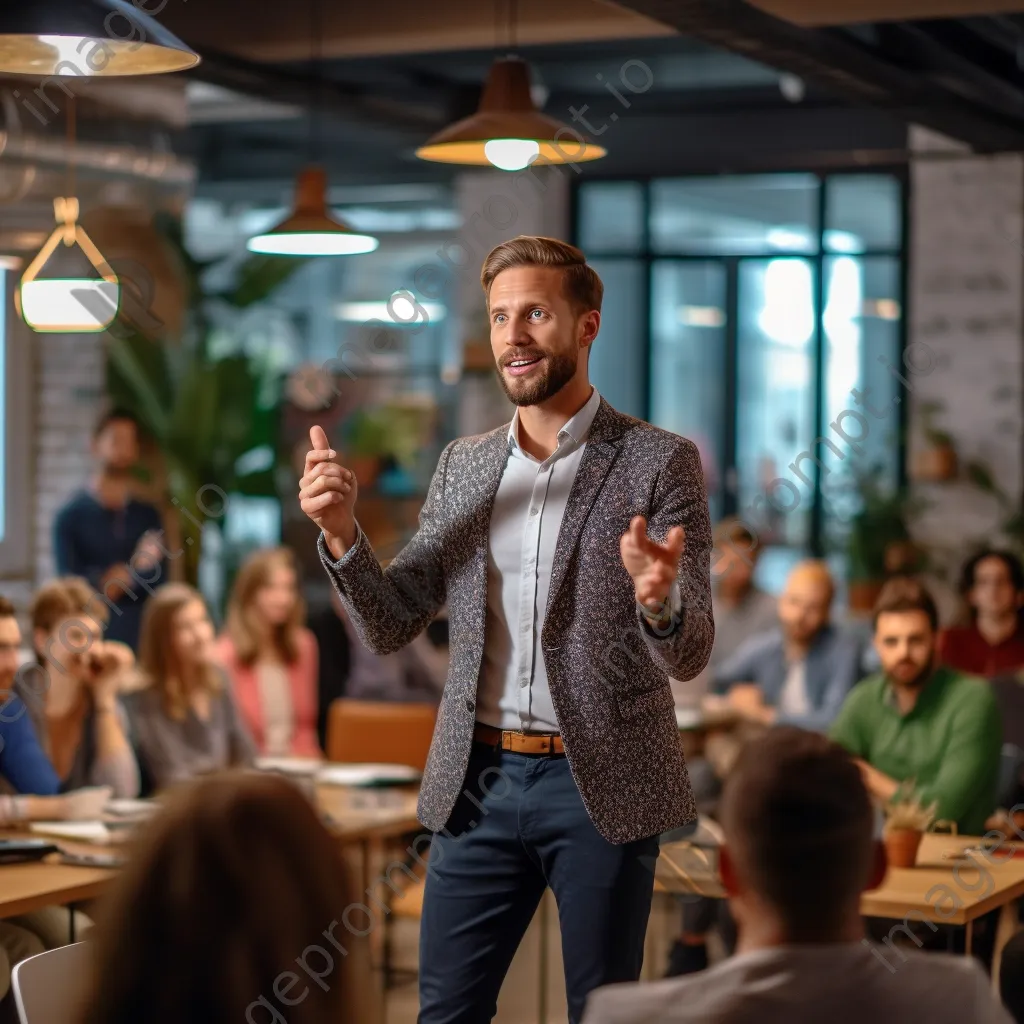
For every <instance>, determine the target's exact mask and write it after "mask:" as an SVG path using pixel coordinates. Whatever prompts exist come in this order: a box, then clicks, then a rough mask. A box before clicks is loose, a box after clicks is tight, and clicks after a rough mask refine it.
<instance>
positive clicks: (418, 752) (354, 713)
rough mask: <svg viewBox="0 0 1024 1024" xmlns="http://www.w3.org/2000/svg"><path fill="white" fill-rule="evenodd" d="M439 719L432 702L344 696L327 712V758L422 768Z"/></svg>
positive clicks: (424, 765) (345, 761) (347, 761)
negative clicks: (371, 699) (377, 699)
mask: <svg viewBox="0 0 1024 1024" xmlns="http://www.w3.org/2000/svg"><path fill="white" fill-rule="evenodd" d="M436 721H437V708H436V707H434V705H433V704H401V703H392V702H387V701H380V702H378V701H369V700H349V699H347V698H345V697H341V698H339V699H338V700H336V701H334V702H333V703H332V704H331V708H330V711H329V712H328V714H327V750H326V754H327V758H328V760H329V761H338V762H342V763H346V764H356V763H360V762H368V761H370V762H380V763H383V764H406V765H409V766H410V767H412V768H416V769H418V770H419V771H423V769H424V768H425V767H426V765H427V754H428V753H429V752H430V741H431V739H432V738H433V736H434V724H435V723H436Z"/></svg>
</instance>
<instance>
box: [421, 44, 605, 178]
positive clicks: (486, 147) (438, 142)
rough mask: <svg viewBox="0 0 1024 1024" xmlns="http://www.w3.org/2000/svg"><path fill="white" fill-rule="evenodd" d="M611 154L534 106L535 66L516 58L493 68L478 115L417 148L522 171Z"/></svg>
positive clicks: (424, 153)
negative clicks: (532, 78) (532, 79)
mask: <svg viewBox="0 0 1024 1024" xmlns="http://www.w3.org/2000/svg"><path fill="white" fill-rule="evenodd" d="M607 153H608V151H607V150H606V149H604V147H602V146H598V145H597V144H596V143H593V142H591V141H589V140H588V139H587V138H586V136H584V135H583V134H582V133H581V132H579V131H577V130H576V129H575V128H570V127H569V126H568V125H566V124H563V123H562V122H560V121H556V120H555V119H554V118H553V117H548V116H547V115H545V114H542V113H541V112H540V111H539V110H538V109H537V108H536V107H535V106H534V103H533V97H532V96H531V95H530V72H529V68H528V67H527V66H526V62H525V61H523V60H520V59H519V58H516V57H506V58H502V59H499V60H496V61H495V62H494V64H493V65H492V66H491V71H490V74H489V75H488V76H487V84H486V85H485V86H484V92H483V96H482V97H481V99H480V106H479V108H478V109H477V112H476V113H475V114H473V115H471V116H470V117H467V118H464V119H463V120H461V121H457V122H456V123H455V124H453V125H450V126H449V127H447V128H445V129H443V130H442V131H440V132H438V134H437V135H435V136H434V137H433V138H432V139H430V140H429V141H428V142H427V143H426V144H425V145H423V146H421V147H420V148H419V149H417V150H416V155H417V156H418V157H419V158H420V159H421V160H430V161H434V162H436V163H443V164H473V165H477V166H486V165H488V164H489V165H491V166H493V167H497V168H499V169H500V170H503V171H521V170H522V169H523V168H524V167H527V166H529V165H530V164H531V163H536V164H537V165H538V166H540V165H543V164H566V163H573V164H576V163H582V162H584V161H587V160H598V159H600V158H601V157H603V156H607Z"/></svg>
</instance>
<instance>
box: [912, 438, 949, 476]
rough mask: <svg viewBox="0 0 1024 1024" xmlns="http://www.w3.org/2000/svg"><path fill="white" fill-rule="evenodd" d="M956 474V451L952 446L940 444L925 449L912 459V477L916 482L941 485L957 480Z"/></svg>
mask: <svg viewBox="0 0 1024 1024" xmlns="http://www.w3.org/2000/svg"><path fill="white" fill-rule="evenodd" d="M956 474H957V458H956V449H955V448H954V447H953V446H952V445H948V444H939V445H934V446H933V447H930V448H924V449H922V450H921V451H919V452H917V453H916V454H915V455H914V456H913V458H912V459H911V464H910V476H911V478H912V479H914V480H920V481H924V482H927V483H941V482H943V481H945V480H953V479H955V478H956Z"/></svg>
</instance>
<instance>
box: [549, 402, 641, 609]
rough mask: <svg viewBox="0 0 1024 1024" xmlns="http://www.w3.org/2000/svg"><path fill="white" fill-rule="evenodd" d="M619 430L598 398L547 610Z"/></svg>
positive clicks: (560, 541)
mask: <svg viewBox="0 0 1024 1024" xmlns="http://www.w3.org/2000/svg"><path fill="white" fill-rule="evenodd" d="M622 432H623V419H622V417H620V416H619V414H618V413H617V412H616V411H615V410H614V409H613V408H612V407H611V406H610V405H609V404H608V403H607V402H606V401H605V400H604V399H603V398H602V399H601V404H600V405H599V406H598V409H597V414H596V415H595V416H594V422H593V423H592V424H591V427H590V434H589V435H588V437H587V441H586V445H585V447H584V449H583V458H582V459H581V461H580V467H579V469H578V470H577V472H576V479H575V480H574V481H573V485H572V489H571V490H570V491H569V500H568V502H567V503H566V506H565V515H564V516H563V517H562V526H561V528H560V529H559V531H558V541H557V542H556V544H555V556H554V564H553V565H552V566H551V582H550V583H549V585H548V603H547V609H550V608H552V607H554V600H555V598H556V597H557V595H558V591H559V589H560V587H561V586H562V584H563V583H564V582H565V579H566V573H567V572H568V568H569V562H570V559H571V557H572V553H573V552H574V551H575V550H576V545H577V544H578V543H579V539H580V534H581V533H582V532H583V527H584V525H585V524H586V521H587V518H588V516H589V514H590V510H591V508H592V507H593V504H594V501H595V499H596V498H597V495H598V492H599V491H600V490H601V486H602V484H603V483H604V480H605V477H606V476H607V475H608V471H609V470H610V469H611V468H612V463H613V462H614V461H615V456H616V455H618V452H619V447H620V445H621V443H622ZM547 609H545V611H547ZM546 621H547V616H546V615H545V622H546Z"/></svg>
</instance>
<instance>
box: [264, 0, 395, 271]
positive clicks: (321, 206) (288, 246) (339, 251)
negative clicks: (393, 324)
mask: <svg viewBox="0 0 1024 1024" xmlns="http://www.w3.org/2000/svg"><path fill="white" fill-rule="evenodd" d="M310 14H311V17H310V81H311V82H313V83H314V90H315V92H313V94H312V95H311V96H310V105H309V106H310V113H309V149H310V154H311V156H312V154H313V153H314V152H316V151H318V150H319V151H322V150H323V144H322V140H321V139H320V103H319V102H318V99H319V97H318V95H317V93H319V92H320V91H322V88H323V71H322V64H323V53H322V52H321V46H322V43H323V38H324V32H323V25H322V20H321V19H322V10H321V6H320V0H313V2H312V4H311V7H310ZM379 244H380V243H379V242H378V241H377V239H376V238H374V237H373V235H364V234H361V233H360V232H358V231H356V230H354V229H353V228H351V227H350V226H349V225H348V224H346V223H345V222H344V221H342V220H340V219H339V218H337V217H335V216H334V215H333V214H332V213H331V212H330V211H329V210H328V208H327V172H326V170H324V168H323V167H319V166H316V165H313V166H307V167H305V168H304V169H303V170H302V171H300V172H299V176H298V180H297V182H296V185H295V205H294V208H293V211H292V214H291V216H290V217H286V218H285V219H284V220H283V221H281V223H280V224H278V225H277V226H276V227H273V228H271V229H270V230H269V231H265V232H263V233H262V234H259V235H256V236H255V237H254V238H250V239H249V241H248V243H247V247H248V249H249V251H250V252H256V253H264V254H266V255H268V256H355V255H358V254H359V253H364V252H373V251H374V250H375V249H376V248H377V246H378V245H379Z"/></svg>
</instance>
